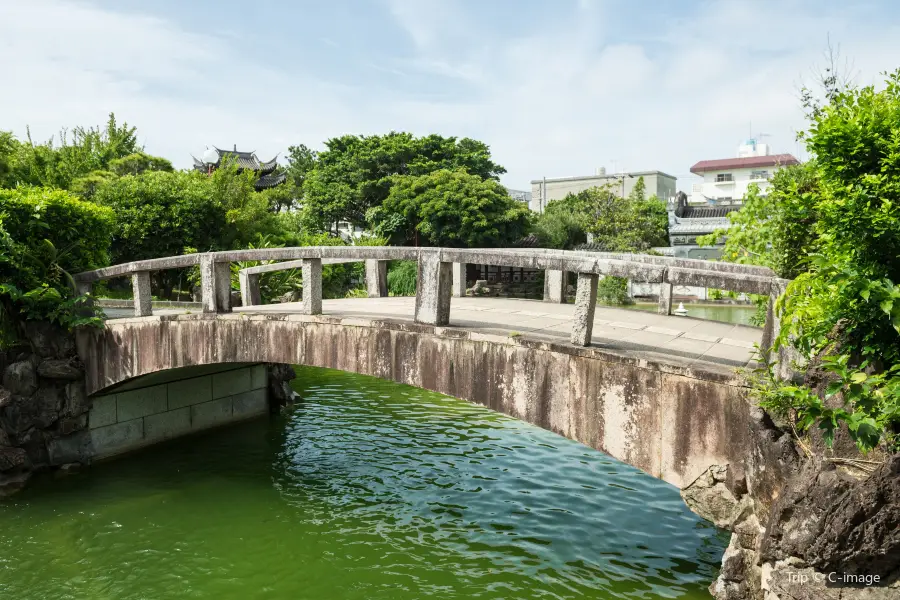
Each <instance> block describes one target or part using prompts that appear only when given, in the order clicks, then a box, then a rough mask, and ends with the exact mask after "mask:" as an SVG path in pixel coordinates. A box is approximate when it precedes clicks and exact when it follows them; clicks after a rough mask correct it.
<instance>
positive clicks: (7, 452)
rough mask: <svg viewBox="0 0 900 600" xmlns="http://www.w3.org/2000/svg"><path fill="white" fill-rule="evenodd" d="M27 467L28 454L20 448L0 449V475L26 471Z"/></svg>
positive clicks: (28, 464)
mask: <svg viewBox="0 0 900 600" xmlns="http://www.w3.org/2000/svg"><path fill="white" fill-rule="evenodd" d="M29 466H30V461H29V460H28V453H27V452H26V451H25V450H23V449H22V448H10V447H5V448H0V473H5V472H8V471H22V470H27V469H28V467H29Z"/></svg>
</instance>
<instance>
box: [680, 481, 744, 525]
mask: <svg viewBox="0 0 900 600" xmlns="http://www.w3.org/2000/svg"><path fill="white" fill-rule="evenodd" d="M728 471H729V468H728V466H720V465H712V466H711V467H709V469H707V470H706V471H704V472H703V474H702V475H700V477H698V478H697V479H696V480H695V481H694V482H693V483H691V484H690V485H689V486H687V487H686V488H684V489H683V490H681V497H682V498H684V502H685V504H687V505H688V507H689V508H690V509H691V510H692V511H694V512H695V513H697V514H698V515H700V516H701V517H703V518H704V519H707V520H708V521H712V522H713V523H714V524H715V525H716V527H722V528H724V529H732V528H733V527H734V524H735V523H736V522H737V521H738V520H739V518H740V517H741V515H742V514H743V513H744V512H746V511H748V510H749V506H748V505H747V503H746V502H742V501H741V498H740V495H739V494H738V495H736V494H735V493H734V491H732V489H729V487H728V479H729V478H728Z"/></svg>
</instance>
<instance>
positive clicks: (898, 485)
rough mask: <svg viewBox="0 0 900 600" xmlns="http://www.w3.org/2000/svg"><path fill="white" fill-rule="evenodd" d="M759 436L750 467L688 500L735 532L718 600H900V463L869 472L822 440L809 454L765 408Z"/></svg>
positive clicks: (711, 476) (721, 470)
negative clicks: (822, 442)
mask: <svg viewBox="0 0 900 600" xmlns="http://www.w3.org/2000/svg"><path fill="white" fill-rule="evenodd" d="M751 430H752V431H751V437H750V439H751V447H750V448H748V454H747V458H746V461H745V462H744V463H743V464H740V465H723V466H717V467H711V468H710V469H709V470H708V471H707V472H706V473H704V474H703V475H702V476H701V477H699V478H698V479H697V480H696V481H695V482H694V483H693V484H691V485H690V486H688V487H687V488H685V489H684V490H683V491H682V496H683V497H684V499H685V501H686V502H687V504H688V505H689V506H690V507H691V509H692V510H693V511H694V512H696V513H697V514H699V515H701V516H703V517H705V518H707V519H709V520H710V521H712V522H714V523H715V524H716V525H718V526H719V527H723V528H725V529H728V530H729V531H731V532H732V535H731V541H730V543H729V545H728V548H727V550H726V551H725V555H724V556H723V558H722V568H721V572H720V574H719V577H718V579H716V581H715V582H714V583H713V584H712V585H711V586H710V592H711V593H712V595H713V596H715V597H716V598H717V599H719V600H776V599H780V600H839V599H840V600H856V599H860V600H888V599H891V600H897V599H900V581H898V579H900V454H898V455H894V456H880V457H872V456H870V457H867V458H866V459H865V460H867V461H871V463H870V462H866V463H861V464H862V465H863V466H865V467H866V470H865V471H863V470H860V469H857V468H854V467H853V466H852V465H853V464H854V463H853V461H852V460H846V459H842V458H837V457H835V455H834V454H835V453H834V450H833V449H832V450H828V449H826V448H824V446H823V445H821V444H817V443H815V440H813V443H812V444H811V445H810V446H807V447H806V448H805V449H804V448H803V447H801V446H800V445H799V444H798V443H797V442H796V441H795V440H796V438H795V436H793V434H792V433H789V432H787V431H784V429H782V428H780V427H778V426H777V425H776V424H775V422H774V421H773V420H772V419H771V418H770V417H769V415H768V414H766V413H765V412H764V411H763V410H762V409H759V408H757V409H754V412H753V419H752V424H751ZM840 435H841V434H839V436H840ZM839 441H840V440H839ZM844 441H846V440H844ZM839 445H840V444H839V443H836V445H835V447H838V446H839ZM859 458H860V457H856V459H859ZM876 458H877V460H873V459H876ZM876 463H877V464H876ZM856 464H860V463H856ZM872 468H874V471H872ZM870 471H871V472H870Z"/></svg>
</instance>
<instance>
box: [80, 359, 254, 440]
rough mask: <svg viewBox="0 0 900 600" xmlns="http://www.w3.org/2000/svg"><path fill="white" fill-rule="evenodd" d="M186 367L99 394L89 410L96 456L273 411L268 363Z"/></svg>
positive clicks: (90, 428)
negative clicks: (212, 369) (213, 368)
mask: <svg viewBox="0 0 900 600" xmlns="http://www.w3.org/2000/svg"><path fill="white" fill-rule="evenodd" d="M215 371H218V372H212V371H210V369H208V368H207V369H205V370H204V369H203V368H202V367H193V368H192V367H188V368H184V369H175V370H172V371H165V372H161V373H157V374H155V375H148V376H145V377H141V378H139V379H137V380H134V381H130V382H127V383H126V384H124V385H122V386H120V387H119V388H117V389H116V390H115V391H114V392H112V393H103V394H98V395H96V396H94V397H93V398H92V400H93V403H92V406H91V409H90V412H89V413H88V427H89V430H90V442H91V449H92V457H93V458H105V457H108V456H112V455H115V454H119V453H122V452H127V451H130V450H134V449H136V448H140V447H142V446H147V445H150V444H154V443H156V442H161V441H164V440H167V439H170V438H175V437H180V436H183V435H187V434H190V433H193V432H196V431H201V430H204V429H209V428H210V427H216V426H219V425H225V424H227V423H233V422H236V421H241V420H244V419H248V418H252V417H256V416H259V415H264V414H266V413H268V412H269V407H268V389H267V388H268V380H267V373H266V366H265V365H262V364H257V365H240V364H238V365H221V366H218V368H216V369H215Z"/></svg>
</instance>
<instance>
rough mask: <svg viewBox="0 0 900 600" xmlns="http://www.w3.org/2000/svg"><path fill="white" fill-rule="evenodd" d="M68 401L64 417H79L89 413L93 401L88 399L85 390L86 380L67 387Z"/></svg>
mask: <svg viewBox="0 0 900 600" xmlns="http://www.w3.org/2000/svg"><path fill="white" fill-rule="evenodd" d="M65 396H66V401H65V404H64V406H63V415H64V416H67V417H77V416H79V415H83V414H85V413H86V412H88V411H89V410H90V408H91V401H90V400H89V399H88V397H87V393H86V392H85V390H84V380H83V379H82V380H79V381H73V382H71V383H69V384H67V385H66V390H65Z"/></svg>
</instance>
